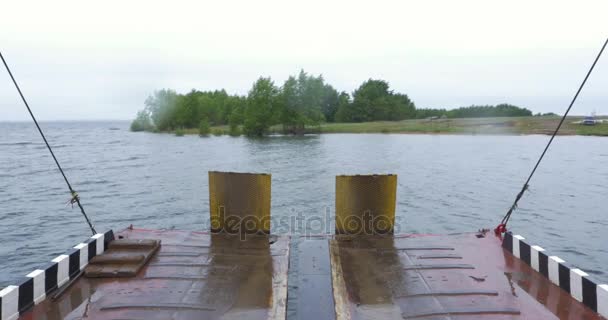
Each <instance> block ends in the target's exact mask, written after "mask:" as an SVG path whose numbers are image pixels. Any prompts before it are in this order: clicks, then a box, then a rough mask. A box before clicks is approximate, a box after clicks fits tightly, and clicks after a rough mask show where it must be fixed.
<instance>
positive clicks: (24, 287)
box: [0, 230, 114, 320]
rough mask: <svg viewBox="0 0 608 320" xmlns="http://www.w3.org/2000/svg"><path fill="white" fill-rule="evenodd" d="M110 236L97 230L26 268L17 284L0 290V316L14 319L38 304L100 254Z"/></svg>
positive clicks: (0, 317)
mask: <svg viewBox="0 0 608 320" xmlns="http://www.w3.org/2000/svg"><path fill="white" fill-rule="evenodd" d="M112 240H114V232H113V231H112V230H110V231H108V232H106V233H98V234H95V235H94V236H92V237H91V238H89V239H88V240H87V241H85V242H83V243H79V244H78V245H76V246H75V247H74V248H73V249H70V250H69V251H68V252H66V253H65V254H62V255H59V256H58V257H56V258H55V259H53V260H51V263H50V264H48V265H46V266H45V267H44V268H42V269H37V270H34V271H32V272H30V273H29V274H28V275H26V276H25V278H24V279H23V280H21V281H20V282H19V283H18V284H17V285H12V286H8V287H6V288H4V289H2V291H0V320H14V319H17V318H19V315H21V314H23V313H24V312H26V311H28V310H29V309H30V308H31V307H32V306H34V305H36V304H39V303H40V302H42V301H44V299H45V298H46V297H47V295H49V294H50V293H51V292H53V291H55V290H57V289H58V288H61V286H63V285H65V284H66V283H68V282H69V281H70V279H72V278H74V277H76V276H77V275H78V274H79V273H80V271H81V270H82V269H84V267H86V266H87V264H88V263H89V261H90V260H91V259H93V257H95V256H96V255H98V254H102V253H103V252H104V251H105V250H106V249H107V247H108V243H109V242H110V241H112Z"/></svg>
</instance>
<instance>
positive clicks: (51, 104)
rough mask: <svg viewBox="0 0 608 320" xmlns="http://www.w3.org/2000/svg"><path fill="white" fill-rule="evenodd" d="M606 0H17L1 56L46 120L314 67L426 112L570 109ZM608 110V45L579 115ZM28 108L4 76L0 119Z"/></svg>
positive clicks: (103, 115) (242, 85) (112, 115)
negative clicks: (163, 92) (381, 89)
mask: <svg viewBox="0 0 608 320" xmlns="http://www.w3.org/2000/svg"><path fill="white" fill-rule="evenodd" d="M607 12H608V1H606V0H602V1H568V2H562V1H555V0H550V1H544V0H543V1H513V0H511V1H489V0H479V1H477V0H476V1H463V0H459V1H385V0H373V1H371V0H370V1H361V2H359V1H353V0H350V1H329V0H324V1H310V0H308V1H298V2H292V1H286V0H279V1H261V0H255V1H252V0H244V1H209V2H205V1H164V2H154V1H149V0H146V1H139V0H138V1H134V0H129V1H99V2H91V1H82V0H78V1H60V0H57V1H39V2H33V1H7V2H6V3H5V4H3V5H2V13H1V14H0V16H1V17H0V50H2V53H3V54H4V56H5V58H6V59H7V60H8V62H9V64H10V65H11V66H12V69H13V73H14V74H15V76H16V77H17V80H18V81H19V83H20V84H21V87H22V89H23V91H24V93H25V94H26V97H27V98H28V100H29V102H30V105H31V106H32V107H33V109H34V111H35V113H36V114H37V115H38V117H39V118H40V119H41V120H63V119H131V118H133V117H134V115H135V113H136V111H137V110H139V109H141V108H143V101H144V100H145V98H146V96H147V95H148V94H150V93H151V92H152V91H153V90H155V89H160V88H173V89H176V90H177V91H179V92H187V91H189V90H190V89H192V88H196V89H199V90H212V89H217V88H225V89H226V90H227V91H228V92H229V93H239V94H246V93H247V90H248V89H249V88H250V87H251V84H252V83H253V82H254V81H255V80H256V79H257V78H258V77H259V76H260V75H264V76H271V77H272V78H273V79H274V80H275V83H276V84H277V85H280V84H282V83H283V81H284V80H285V79H286V78H287V76H288V75H289V74H295V73H297V72H298V71H299V69H301V68H303V69H305V70H306V71H308V72H310V73H313V74H323V76H324V77H325V79H326V81H327V82H329V83H330V84H332V85H333V86H334V87H336V88H337V89H338V90H345V91H347V92H352V91H353V90H354V89H355V88H356V87H357V86H358V85H359V84H360V83H361V82H362V81H363V80H366V79H368V78H380V79H384V80H387V81H388V82H389V83H390V85H391V87H392V88H393V89H394V90H395V91H399V92H403V93H406V94H408V95H409V96H410V97H411V98H412V99H413V100H414V102H415V103H416V105H417V106H418V107H424V108H428V107H431V108H438V107H458V106H467V105H471V104H497V103H502V102H508V103H512V104H516V105H520V106H524V107H527V108H529V109H531V110H532V111H534V112H549V111H553V112H557V113H562V112H563V110H564V109H565V107H566V106H567V104H568V102H569V101H570V99H571V97H572V95H573V94H574V92H575V91H576V88H577V86H578V85H579V83H580V81H581V80H582V78H583V77H584V75H585V73H586V71H587V69H588V67H589V66H590V64H591V62H592V61H593V58H594V57H595V55H596V54H597V52H598V51H599V48H600V46H601V45H602V43H603V41H604V40H605V39H606V37H608V19H607V18H606V13H607ZM594 111H595V112H597V113H598V114H608V52H606V53H605V55H604V57H603V59H602V60H600V63H599V64H598V66H597V67H596V70H595V73H594V74H593V75H592V77H591V78H590V80H589V82H588V85H587V87H586V88H585V90H584V91H583V93H582V95H581V96H580V98H579V101H578V103H577V105H576V106H575V109H574V110H573V113H574V114H589V113H591V112H594ZM27 117H28V114H27V113H26V111H25V109H24V107H23V106H22V104H21V102H20V100H19V96H18V95H17V93H16V91H15V89H14V87H13V86H12V84H11V83H10V79H9V77H8V75H7V74H6V72H5V71H4V70H0V121H2V120H27V119H28V118H27Z"/></svg>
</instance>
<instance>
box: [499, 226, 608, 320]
mask: <svg viewBox="0 0 608 320" xmlns="http://www.w3.org/2000/svg"><path fill="white" fill-rule="evenodd" d="M525 240H526V239H525V238H524V237H522V236H520V235H513V234H512V233H511V232H507V233H505V235H504V238H503V241H502V246H503V248H505V249H506V250H508V251H509V252H511V253H512V254H513V255H514V256H515V257H517V258H519V259H520V260H522V261H524V262H525V263H526V264H528V265H529V266H530V267H532V269H534V270H536V271H538V272H539V273H540V274H542V275H544V276H545V277H547V278H548V279H549V280H550V281H551V282H552V283H554V284H555V285H557V286H559V287H560V288H562V289H563V290H564V291H566V292H568V293H569V294H570V295H571V296H572V297H573V298H574V299H576V300H577V301H579V302H582V303H583V304H584V305H586V306H587V307H589V308H591V309H592V310H593V311H595V312H597V313H599V314H600V315H602V316H604V317H606V318H608V285H606V284H597V283H596V282H595V281H593V280H592V279H591V278H590V277H589V275H588V274H587V273H586V272H584V271H583V270H581V269H576V268H571V267H569V266H568V265H567V264H566V261H564V260H563V259H561V258H559V257H558V256H551V255H549V254H548V253H547V252H546V251H545V249H543V248H542V247H540V246H537V245H530V244H529V243H527V242H526V241H525Z"/></svg>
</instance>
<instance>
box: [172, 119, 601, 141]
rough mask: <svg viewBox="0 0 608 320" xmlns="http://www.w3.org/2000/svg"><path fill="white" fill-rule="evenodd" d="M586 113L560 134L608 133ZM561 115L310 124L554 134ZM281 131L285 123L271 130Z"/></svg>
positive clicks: (329, 129) (324, 129) (362, 129)
mask: <svg viewBox="0 0 608 320" xmlns="http://www.w3.org/2000/svg"><path fill="white" fill-rule="evenodd" d="M582 119H583V117H568V118H567V119H566V121H565V122H564V124H563V126H562V128H561V129H560V132H559V134H560V135H587V136H608V121H607V122H606V123H599V124H596V125H594V126H584V125H581V124H579V123H578V122H579V121H581V120H582ZM559 120H560V117H557V116H546V117H514V118H506V117H505V118H469V119H435V120H428V119H420V120H403V121H376V122H361V123H324V124H321V125H320V126H319V127H314V128H308V129H307V131H308V132H309V133H428V134H504V135H520V134H551V133H553V131H554V130H555V128H556V127H557V124H558V123H559ZM228 131H229V130H228V126H215V127H212V128H211V133H212V134H216V135H220V134H228ZM270 131H271V132H273V133H280V132H281V126H274V127H272V128H271V130H270ZM183 133H184V134H198V130H197V129H184V130H183Z"/></svg>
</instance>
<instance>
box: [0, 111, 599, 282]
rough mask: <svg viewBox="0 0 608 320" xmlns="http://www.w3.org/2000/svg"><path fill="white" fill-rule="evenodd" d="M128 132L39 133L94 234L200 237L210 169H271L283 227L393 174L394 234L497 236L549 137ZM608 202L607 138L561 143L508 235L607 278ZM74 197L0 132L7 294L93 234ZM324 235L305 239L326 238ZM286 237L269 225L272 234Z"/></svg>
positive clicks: (31, 143) (33, 138)
mask: <svg viewBox="0 0 608 320" xmlns="http://www.w3.org/2000/svg"><path fill="white" fill-rule="evenodd" d="M128 125H129V123H128V122H49V123H43V124H42V126H43V129H44V130H45V131H46V133H47V136H48V139H49V141H50V142H51V144H52V145H53V146H54V150H55V153H56V154H57V157H58V158H59V161H60V162H61V163H62V164H63V166H64V169H65V170H66V173H67V175H68V177H69V178H70V180H71V182H72V184H73V186H74V188H75V189H76V190H77V191H78V192H79V193H80V195H81V198H82V203H83V205H84V206H85V209H86V210H87V212H88V214H89V215H90V217H91V219H92V220H93V222H94V224H95V226H96V227H97V229H98V230H107V229H109V228H113V229H115V230H118V229H122V228H125V227H127V226H128V225H130V224H133V225H135V226H136V227H146V228H169V229H173V228H175V229H186V230H206V229H207V227H208V225H207V219H208V206H209V203H208V187H207V171H209V170H225V171H241V172H246V171H247V172H269V173H272V214H273V216H275V217H284V216H296V215H303V216H304V217H310V216H313V215H320V216H323V215H324V214H325V213H326V212H328V214H329V215H330V216H331V215H332V214H333V204H334V182H335V178H334V176H335V175H338V174H366V173H396V174H398V179H399V180H398V190H397V198H398V199H397V217H398V219H399V225H398V226H397V228H398V231H399V232H402V233H414V232H416V233H454V232H464V231H476V230H478V229H480V228H492V227H494V226H496V224H497V223H498V221H499V220H500V218H501V217H502V215H504V213H505V212H506V210H507V209H508V207H509V206H510V204H511V203H512V201H513V199H514V197H515V195H516V193H517V192H518V191H519V188H520V187H521V185H522V183H523V181H524V179H525V178H526V177H527V175H528V173H529V172H530V169H531V168H532V166H533V164H534V161H535V160H536V159H537V157H538V155H539V154H540V152H541V150H542V147H543V146H544V144H545V143H546V142H547V140H548V138H549V137H548V136H471V135H400V134H395V135H387V134H331V135H330V134H328V135H312V136H305V137H270V138H266V139H258V140H255V139H254V140H251V139H246V138H243V137H239V138H233V137H227V136H224V137H208V138H200V137H198V136H185V137H176V136H174V135H169V134H150V133H132V132H129V131H128ZM607 195H608V138H599V137H575V136H568V137H558V138H557V139H556V141H554V144H553V146H552V148H551V149H550V151H549V153H548V155H547V157H546V159H545V161H544V162H543V163H542V164H541V167H540V168H539V170H538V171H537V174H536V176H535V177H534V178H533V180H532V183H531V188H530V191H529V192H528V193H526V195H525V196H524V197H523V199H522V200H521V202H520V207H519V209H518V210H517V211H516V212H515V213H514V214H513V217H512V220H511V224H510V228H511V230H513V231H514V232H516V233H519V234H522V235H524V236H525V237H527V238H528V239H531V241H532V242H535V243H538V244H540V245H541V246H543V247H545V248H546V249H548V250H550V252H551V253H554V254H556V255H559V256H560V257H562V258H563V259H565V260H566V261H567V262H570V263H572V264H574V265H576V266H579V267H580V268H581V269H583V270H585V271H587V272H589V273H591V274H593V275H595V276H596V278H599V279H601V280H604V281H606V280H608V274H607V273H608V267H606V266H607V265H608V232H606V231H607V230H608V213H607V212H606V211H607V210H606V206H607V205H608V197H607ZM68 198H69V194H68V192H67V191H66V187H65V185H64V182H63V180H62V178H61V176H60V175H59V172H58V171H57V170H56V168H55V165H54V163H53V162H52V159H51V157H50V155H49V154H48V151H47V150H45V147H44V145H43V144H42V141H41V139H40V137H39V136H38V134H37V132H36V131H35V127H34V126H33V125H32V124H30V123H0V244H1V245H0V261H1V262H0V287H2V286H5V285H8V284H11V283H12V282H14V281H15V280H17V279H18V278H19V277H21V276H23V275H25V274H27V273H29V272H30V271H32V270H34V269H35V268H36V267H38V266H40V265H43V263H45V262H46V261H48V260H50V259H52V258H54V257H55V256H57V255H58V254H60V253H62V252H64V251H65V250H66V249H68V248H70V247H71V246H73V245H75V244H76V243H78V242H81V241H82V240H84V239H86V238H87V237H89V232H90V231H89V229H88V227H87V225H86V224H85V222H84V220H83V218H82V216H81V215H80V212H79V211H78V209H71V208H70V207H69V206H66V201H67V200H68ZM303 229H305V227H304V228H303ZM309 229H310V228H309ZM320 229H324V228H318V226H317V227H316V228H315V229H314V230H309V232H324V231H325V230H320ZM287 230H288V229H287V227H285V226H280V225H278V224H275V225H273V231H274V232H285V231H287ZM328 230H331V228H328ZM294 231H296V232H304V231H305V230H294ZM292 285H293V284H292Z"/></svg>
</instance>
